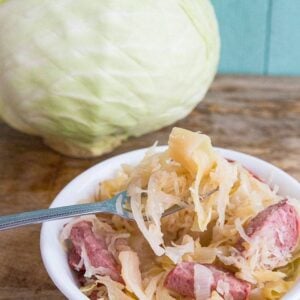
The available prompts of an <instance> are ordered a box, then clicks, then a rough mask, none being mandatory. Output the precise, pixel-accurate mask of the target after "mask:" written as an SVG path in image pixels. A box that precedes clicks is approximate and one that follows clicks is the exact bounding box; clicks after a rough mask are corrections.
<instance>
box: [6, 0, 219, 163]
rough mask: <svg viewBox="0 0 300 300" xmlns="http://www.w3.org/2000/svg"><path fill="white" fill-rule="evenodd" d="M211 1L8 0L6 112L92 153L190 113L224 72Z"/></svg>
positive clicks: (65, 148)
mask: <svg viewBox="0 0 300 300" xmlns="http://www.w3.org/2000/svg"><path fill="white" fill-rule="evenodd" d="M219 48H220V42H219V33H218V27H217V22H216V18H215V14H214V11H213V8H212V6H211V4H210V2H209V0H89V1H86V0H76V1H74V0H59V1H53V0H4V1H3V0H2V1H1V4H0V111H1V116H2V118H3V119H4V120H5V121H6V122H7V123H8V124H10V125H11V126H12V127H14V128H16V129H18V130H21V131H23V132H26V133H29V134H33V135H38V136H41V137H42V138H43V139H44V141H45V143H46V144H48V145H50V146H51V147H52V148H54V149H56V150H58V151H60V152H62V153H64V154H68V155H72V156H78V157H87V156H95V155H100V154H103V153H105V152H108V151H111V150H112V149H113V148H114V147H116V146H117V145H119V144H120V143H121V142H122V141H123V140H124V139H126V138H127V137H129V136H139V135H141V134H144V133H146V132H149V131H152V130H156V129H159V128H161V127H163V126H166V125H169V124H171V123H173V122H174V121H176V120H178V119H180V118H183V117H185V116H186V115H187V114H188V113H189V112H190V111H191V110H192V109H193V107H195V105H196V104H197V103H198V102H199V101H200V100H201V99H202V98H203V97H204V95H205V93H206V91H207V89H208V87H209V85H210V83H211V81H212V80H213V77H214V75H215V72H216V68H217V64H218V59H219V50H220V49H219Z"/></svg>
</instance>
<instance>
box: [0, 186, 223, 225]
mask: <svg viewBox="0 0 300 300" xmlns="http://www.w3.org/2000/svg"><path fill="white" fill-rule="evenodd" d="M218 190H219V187H217V188H215V189H213V190H211V191H209V192H207V193H205V194H201V195H200V198H199V200H200V201H202V200H204V199H205V198H207V197H209V196H211V195H212V194H213V193H215V192H216V191H218ZM128 202H130V201H129V197H128V195H127V193H126V191H123V192H121V193H119V194H116V195H115V196H114V197H112V198H111V199H108V200H104V201H101V202H93V203H85V204H75V205H69V206H61V207H54V208H48V209H40V210H34V211H27V212H22V213H18V214H13V215H7V216H2V217H0V231H1V230H6V229H11V228H15V227H21V226H25V225H30V224H38V223H43V222H46V221H53V220H59V219H66V218H71V217H77V216H83V215H92V214H96V213H106V214H111V215H118V216H120V217H122V218H124V219H127V220H133V221H134V218H133V215H132V212H131V210H130V209H129V208H128V207H127V206H128V205H127V206H126V204H128ZM187 207H188V206H185V205H178V204H175V205H173V206H171V207H170V208H168V209H167V210H165V211H164V212H163V214H162V217H166V216H168V215H171V214H174V213H176V212H178V211H179V210H181V209H184V208H187ZM144 218H145V217H144ZM145 220H147V219H146V218H145Z"/></svg>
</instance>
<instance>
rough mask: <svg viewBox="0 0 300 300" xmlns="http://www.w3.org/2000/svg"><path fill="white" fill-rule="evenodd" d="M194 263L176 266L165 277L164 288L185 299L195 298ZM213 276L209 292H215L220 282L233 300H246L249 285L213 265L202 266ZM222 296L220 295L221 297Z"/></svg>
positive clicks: (249, 288)
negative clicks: (227, 287) (225, 285)
mask: <svg viewBox="0 0 300 300" xmlns="http://www.w3.org/2000/svg"><path fill="white" fill-rule="evenodd" d="M195 264H196V263H194V262H182V263H180V264H178V265H177V266H176V267H175V268H174V269H173V270H172V271H171V272H170V273H169V274H168V276H167V277H166V279H165V282H164V284H165V287H166V288H168V289H170V290H172V291H174V292H176V293H178V294H180V295H181V296H185V297H192V298H194V297H195V293H194V266H195ZM203 266H205V267H207V268H208V269H209V270H210V271H211V272H212V275H213V279H214V282H212V284H211V291H213V290H216V288H217V285H218V283H219V282H220V281H223V282H224V283H225V284H228V286H229V295H230V296H231V297H232V298H233V300H246V299H248V296H249V293H250V290H251V286H250V284H249V283H247V282H245V281H243V280H240V279H238V278H236V277H235V276H234V275H233V274H232V273H230V272H228V271H225V270H222V269H219V268H217V267H215V266H213V265H203ZM221 296H222V295H221ZM223 296H224V295H223Z"/></svg>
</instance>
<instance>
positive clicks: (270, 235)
mask: <svg viewBox="0 0 300 300" xmlns="http://www.w3.org/2000/svg"><path fill="white" fill-rule="evenodd" d="M245 233H246V234H247V235H248V236H249V237H250V239H252V240H254V239H257V238H258V239H260V238H261V239H263V238H264V237H267V239H268V240H269V241H270V243H267V244H265V245H264V246H267V247H268V250H269V252H270V253H271V254H272V253H274V255H275V253H276V256H277V257H278V253H279V254H280V257H279V258H278V260H272V262H273V263H272V264H271V265H270V266H269V268H270V269H273V268H275V267H279V266H281V265H284V264H285V263H286V256H287V255H288V254H289V253H291V252H292V251H293V250H294V249H295V248H296V246H297V243H298V237H299V216H298V214H297V212H296V210H295V208H294V207H293V206H291V205H290V204H289V203H288V202H287V200H282V201H280V202H278V203H276V204H274V205H271V206H269V207H267V208H266V209H264V210H263V211H261V212H260V213H258V214H257V216H256V217H254V218H253V219H252V220H251V221H250V222H249V223H248V225H247V226H246V227H245ZM271 241H273V242H271ZM242 242H243V241H242V239H240V240H239V242H238V244H237V248H238V249H239V250H241V251H242V250H244V248H243V247H242V246H241V245H242ZM272 256H273V255H272Z"/></svg>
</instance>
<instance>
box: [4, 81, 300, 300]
mask: <svg viewBox="0 0 300 300" xmlns="http://www.w3.org/2000/svg"><path fill="white" fill-rule="evenodd" d="M176 126H180V127H185V128H187V129H191V130H201V131H202V132H204V133H207V134H209V135H210V136H211V137H212V140H213V143H214V145H216V146H221V147H226V148H231V149H235V150H239V151H242V152H245V153H249V154H252V155H255V156H258V157H261V158H262V159H265V160H267V161H269V162H271V163H273V164H275V165H277V166H278V167H280V168H282V169H283V170H285V171H287V172H288V173H290V174H291V175H292V176H294V177H295V178H297V179H298V180H299V179H300V78H289V79H288V78H266V77H240V76H239V77H234V76H220V77H218V78H217V79H216V80H215V82H214V84H213V86H212V88H211V90H210V92H209V93H208V95H207V96H206V98H205V100H204V101H203V102H202V103H200V104H199V105H198V106H197V108H196V109H195V110H194V111H193V112H192V113H191V114H190V115H189V116H188V117H186V118H185V119H184V120H181V121H179V122H177V123H176ZM171 127H172V126H170V127H167V128H164V129H162V130H160V131H156V132H153V133H150V134H148V135H145V136H143V137H140V138H133V139H130V140H129V141H127V142H125V143H124V144H123V145H122V146H121V147H119V148H118V149H116V150H115V151H114V152H113V153H111V154H110V155H105V156H103V157H98V158H94V159H74V158H69V157H65V156H62V155H60V154H58V153H56V152H54V151H52V150H51V149H49V148H48V147H46V146H45V145H44V144H43V143H42V142H41V140H40V139H39V138H37V137H31V136H27V135H25V134H22V133H19V132H17V131H15V130H13V129H11V128H9V127H8V126H6V125H5V124H3V123H0V199H1V201H0V212H1V214H8V213H14V212H21V211H25V210H33V209H38V208H46V207H48V206H49V204H50V203H51V201H52V200H53V198H54V197H55V195H56V194H57V193H58V192H59V191H60V190H61V189H62V188H63V186H64V185H65V184H66V183H68V182H69V181H70V180H71V179H73V178H74V177H75V176H77V175H78V174H79V173H81V172H82V171H83V170H85V169H87V168H89V167H90V166H92V165H94V164H96V163H98V162H100V161H102V160H104V159H106V158H108V157H110V156H113V155H116V154H119V153H122V152H126V151H129V150H132V149H138V148H141V147H147V146H150V145H152V143H153V142H154V141H155V140H158V141H159V143H160V144H165V143H166V142H167V138H168V134H169V132H170V130H171ZM39 234H40V226H38V225H33V226H28V227H26V228H20V229H15V230H11V231H4V232H0V236H1V237H0V238H1V239H0V241H1V244H0V299H1V300H3V299H26V300H29V299H30V300H34V299H48V300H50V299H58V300H59V299H64V297H63V296H62V295H61V293H60V292H59V291H58V290H57V289H56V288H55V286H54V284H53V283H52V282H51V280H50V278H49V277H48V275H47V273H46V271H45V269H44V267H43V264H42V260H41V257H40V251H39Z"/></svg>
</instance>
